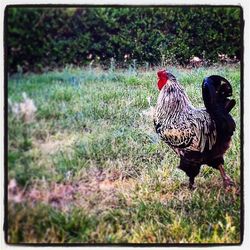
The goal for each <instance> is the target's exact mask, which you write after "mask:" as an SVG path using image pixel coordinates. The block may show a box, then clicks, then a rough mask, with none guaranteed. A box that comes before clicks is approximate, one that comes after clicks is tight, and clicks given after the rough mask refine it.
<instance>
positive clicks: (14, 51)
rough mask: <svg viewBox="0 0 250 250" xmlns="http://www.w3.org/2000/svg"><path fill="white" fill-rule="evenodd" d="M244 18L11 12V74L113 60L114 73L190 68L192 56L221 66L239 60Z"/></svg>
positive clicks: (158, 12) (216, 12)
mask: <svg viewBox="0 0 250 250" xmlns="http://www.w3.org/2000/svg"><path fill="white" fill-rule="evenodd" d="M240 12H241V9H240V8H239V7H143V8H142V7H129V8H128V7H126V8H125V7H120V8H114V7H106V8H93V7H92V8H91V7H89V8H87V7H84V8H45V7H43V8H42V7H40V8H29V7H12V6H9V7H7V9H6V22H7V26H6V27H7V37H6V45H7V55H8V71H9V72H10V73H13V72H17V71H21V72H23V71H46V70H49V69H51V68H56V67H63V66H65V65H66V64H73V65H77V66H81V65H86V64H89V63H90V62H92V63H93V62H94V63H101V64H106V65H109V64H110V60H111V58H114V59H115V60H114V61H113V63H112V67H113V66H114V62H115V63H116V64H118V66H124V65H131V66H132V67H135V66H136V64H142V63H145V62H146V63H147V64H153V65H159V64H161V63H162V61H163V60H167V61H169V62H172V63H173V62H178V63H180V64H184V65H185V64H187V63H188V61H189V59H190V57H192V56H199V57H203V58H204V59H206V60H207V61H210V62H216V61H218V53H224V54H227V55H228V56H229V57H232V56H236V57H237V58H238V59H240V39H241V36H240ZM125 56H126V58H125ZM125 59H126V60H125ZM134 59H136V61H135V60H134Z"/></svg>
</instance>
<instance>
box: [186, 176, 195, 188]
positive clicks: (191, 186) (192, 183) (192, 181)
mask: <svg viewBox="0 0 250 250" xmlns="http://www.w3.org/2000/svg"><path fill="white" fill-rule="evenodd" d="M188 187H189V189H190V190H194V189H195V185H194V177H193V176H192V177H189V186H188Z"/></svg>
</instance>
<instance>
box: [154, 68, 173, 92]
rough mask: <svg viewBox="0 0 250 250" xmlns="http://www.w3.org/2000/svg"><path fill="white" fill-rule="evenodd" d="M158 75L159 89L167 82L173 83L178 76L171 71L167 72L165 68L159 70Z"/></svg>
mask: <svg viewBox="0 0 250 250" xmlns="http://www.w3.org/2000/svg"><path fill="white" fill-rule="evenodd" d="M157 76H158V89H159V90H161V89H162V88H163V87H164V86H165V84H166V83H168V84H171V83H174V82H176V78H175V76H174V75H172V74H171V73H170V72H167V71H166V70H165V69H163V70H159V71H158V72H157Z"/></svg>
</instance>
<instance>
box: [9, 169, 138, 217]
mask: <svg viewBox="0 0 250 250" xmlns="http://www.w3.org/2000/svg"><path fill="white" fill-rule="evenodd" d="M135 185H136V182H135V180H133V179H131V178H130V179H123V178H122V175H121V173H120V172H119V171H117V170H109V171H103V170H100V169H97V168H90V169H89V170H87V172H86V177H85V178H82V179H81V180H80V181H78V182H70V181H67V182H64V183H56V182H51V183H48V182H46V181H43V180H41V181H36V182H35V183H33V184H32V185H30V186H29V187H28V188H26V189H24V188H21V187H20V186H19V185H18V184H17V183H16V181H15V180H14V179H12V180H10V182H9V185H8V200H9V201H10V202H14V203H22V202H28V203H30V204H31V205H35V204H37V203H44V204H48V205H51V206H52V207H54V208H57V209H60V210H62V211H65V212H66V211H69V210H70V209H71V208H72V207H78V208H83V209H85V210H87V211H89V212H90V213H99V212H102V211H104V210H107V209H109V208H115V207H118V206H119V205H120V199H121V194H122V193H125V192H126V193H129V191H130V190H131V189H132V188H133V187H135Z"/></svg>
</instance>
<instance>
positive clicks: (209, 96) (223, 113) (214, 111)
mask: <svg viewBox="0 0 250 250" xmlns="http://www.w3.org/2000/svg"><path fill="white" fill-rule="evenodd" d="M202 96H203V100H204V104H205V107H206V109H207V111H208V113H209V114H210V115H211V117H212V118H213V119H214V120H215V122H216V125H217V128H221V130H223V131H225V129H226V130H228V132H229V133H230V134H232V133H233V131H234V130H235V123H234V121H233V118H232V117H231V115H230V114H229V112H230V111H231V110H232V108H233V107H234V106H235V104H236V102H235V100H234V99H229V98H228V97H230V96H232V86H231V84H230V83H229V81H228V80H227V79H225V78H224V77H221V76H218V75H212V76H209V77H206V78H205V79H204V80H203V83H202Z"/></svg>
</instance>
